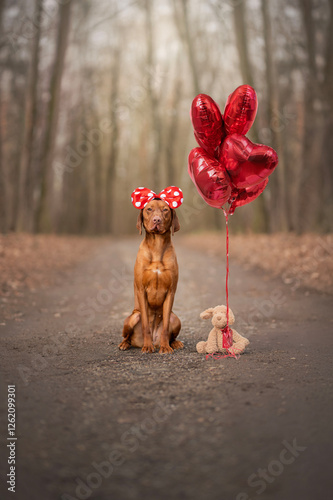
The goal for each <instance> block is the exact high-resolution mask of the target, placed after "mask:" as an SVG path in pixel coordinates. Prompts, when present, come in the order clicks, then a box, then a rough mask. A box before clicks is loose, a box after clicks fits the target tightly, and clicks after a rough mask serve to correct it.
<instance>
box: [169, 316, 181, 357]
mask: <svg viewBox="0 0 333 500" xmlns="http://www.w3.org/2000/svg"><path fill="white" fill-rule="evenodd" d="M181 327H182V324H181V321H180V319H179V318H178V316H176V315H175V313H173V312H172V313H171V315H170V326H169V328H170V346H171V347H172V349H182V348H183V347H184V344H183V342H181V341H180V340H176V338H177V336H178V334H179V332H180V329H181Z"/></svg>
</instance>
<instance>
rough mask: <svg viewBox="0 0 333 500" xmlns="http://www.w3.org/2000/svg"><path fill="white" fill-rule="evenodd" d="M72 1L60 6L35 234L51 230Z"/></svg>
mask: <svg viewBox="0 0 333 500" xmlns="http://www.w3.org/2000/svg"><path fill="white" fill-rule="evenodd" d="M71 7H72V0H68V1H67V2H66V3H64V4H62V3H61V4H60V6H59V21H58V33H57V43H56V49H55V57H54V63H53V68H52V75H51V82H50V100H49V103H48V109H47V117H46V125H45V134H44V140H43V149H42V153H41V159H40V166H39V168H40V170H39V172H40V179H39V189H40V193H39V199H38V202H37V207H36V211H35V218H34V231H35V232H40V231H41V230H42V229H49V227H50V221H49V213H48V207H47V202H48V199H47V198H48V196H47V195H48V173H49V169H50V167H51V165H52V160H53V154H54V146H55V139H56V133H57V124H58V115H59V100H60V89H61V80H62V75H63V70H64V63H65V55H66V49H67V45H68V34H69V27H70V14H71Z"/></svg>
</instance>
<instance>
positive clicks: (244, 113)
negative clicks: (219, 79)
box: [223, 85, 258, 135]
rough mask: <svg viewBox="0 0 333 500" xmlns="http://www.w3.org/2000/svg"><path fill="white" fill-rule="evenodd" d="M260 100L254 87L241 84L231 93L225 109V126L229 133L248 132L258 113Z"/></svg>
mask: <svg viewBox="0 0 333 500" xmlns="http://www.w3.org/2000/svg"><path fill="white" fill-rule="evenodd" d="M257 108H258V101H257V94H256V91H255V90H254V88H252V87H250V85H241V86H240V87H238V88H237V89H236V90H234V91H233V93H232V94H230V95H229V97H228V99H227V102H226V105H225V109H224V115H223V119H224V126H225V131H226V133H227V134H244V135H245V134H246V132H248V131H249V130H250V128H251V126H252V124H253V122H254V119H255V117H256V114H257Z"/></svg>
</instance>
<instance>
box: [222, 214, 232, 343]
mask: <svg viewBox="0 0 333 500" xmlns="http://www.w3.org/2000/svg"><path fill="white" fill-rule="evenodd" d="M223 213H224V216H225V225H226V277H225V295H226V302H227V326H226V327H225V328H223V330H222V335H223V339H222V345H223V347H224V348H226V349H229V347H231V346H232V331H231V330H230V328H229V212H228V211H227V210H225V209H224V208H223Z"/></svg>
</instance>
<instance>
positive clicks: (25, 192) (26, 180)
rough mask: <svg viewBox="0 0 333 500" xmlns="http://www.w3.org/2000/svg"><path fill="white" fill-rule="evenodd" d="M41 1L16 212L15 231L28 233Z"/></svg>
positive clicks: (36, 16) (37, 5)
mask: <svg viewBox="0 0 333 500" xmlns="http://www.w3.org/2000/svg"><path fill="white" fill-rule="evenodd" d="M42 12H43V0H35V13H34V22H35V26H34V27H35V30H34V37H33V41H32V56H31V63H30V71H29V77H28V85H27V92H26V98H25V115H24V132H23V144H22V148H21V158H20V176H19V198H18V203H19V209H18V228H19V229H25V230H31V223H32V212H33V210H32V205H33V198H32V191H33V182H32V181H33V173H32V158H33V149H34V135H35V133H36V126H37V123H36V122H37V107H38V94H37V89H38V67H39V53H40V36H41V24H42Z"/></svg>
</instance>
